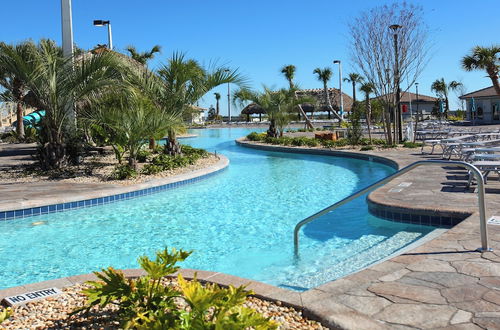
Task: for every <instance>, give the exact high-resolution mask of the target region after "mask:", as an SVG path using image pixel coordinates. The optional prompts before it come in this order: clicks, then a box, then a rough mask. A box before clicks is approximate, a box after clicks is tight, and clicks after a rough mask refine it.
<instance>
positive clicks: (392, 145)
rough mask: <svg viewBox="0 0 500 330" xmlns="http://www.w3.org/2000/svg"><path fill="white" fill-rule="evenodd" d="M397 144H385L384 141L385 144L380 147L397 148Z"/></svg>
mask: <svg viewBox="0 0 500 330" xmlns="http://www.w3.org/2000/svg"><path fill="white" fill-rule="evenodd" d="M397 146H398V145H397V144H387V143H386V144H384V145H382V148H384V149H390V148H397Z"/></svg>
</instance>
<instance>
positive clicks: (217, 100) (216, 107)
mask: <svg viewBox="0 0 500 330" xmlns="http://www.w3.org/2000/svg"><path fill="white" fill-rule="evenodd" d="M214 95H215V102H216V104H215V120H219V100H220V94H219V93H214Z"/></svg>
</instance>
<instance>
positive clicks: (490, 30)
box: [0, 0, 500, 114]
mask: <svg viewBox="0 0 500 330" xmlns="http://www.w3.org/2000/svg"><path fill="white" fill-rule="evenodd" d="M2 2H3V3H2V15H1V17H2V21H1V26H2V28H1V30H0V40H2V41H6V42H18V41H22V40H25V39H33V40H38V39H40V38H51V39H54V40H56V41H57V42H58V43H60V41H61V26H60V25H61V19H60V1H59V0H42V1H40V0H24V1H22V2H21V1H12V0H4V1H2ZM383 3H386V2H383V1H366V0H350V1H338V0H337V1H332V0H311V1H298V0H288V1H285V0H279V1H270V0H268V1H262V0H253V1H235V0H232V1H230V0H224V1H217V0H214V1H202V0H191V1H173V0H149V1H148V0H143V1H132V0H121V1H119V0H106V1H103V0H73V30H74V40H75V42H76V43H77V44H78V45H79V46H80V47H82V48H92V47H93V46H95V45H96V44H97V43H101V44H104V43H107V32H106V28H105V27H94V26H93V25H92V20H94V19H106V20H108V19H109V20H111V23H112V28H113V43H114V47H115V48H117V49H119V50H120V49H121V50H123V49H124V48H125V47H126V46H127V45H130V44H132V45H134V46H136V48H138V49H139V50H145V49H148V48H151V47H152V46H153V45H154V44H159V45H161V46H162V47H163V52H162V54H161V55H160V56H159V57H158V59H157V60H154V61H153V62H151V64H150V66H151V67H155V66H156V65H157V63H158V62H159V61H162V60H165V59H166V58H167V57H168V56H169V55H170V54H171V53H172V52H173V51H182V52H186V53H187V54H188V55H189V56H190V57H193V58H195V59H197V60H199V61H200V62H202V63H209V62H210V61H213V60H217V61H219V63H221V64H229V65H230V66H232V67H238V68H239V69H240V70H241V71H242V72H243V73H244V74H245V75H246V76H247V77H248V78H249V79H250V81H251V84H252V85H253V86H254V87H255V88H260V86H261V85H262V84H266V85H267V86H273V87H286V86H287V83H286V81H285V79H284V78H283V77H282V76H281V74H280V72H279V69H280V67H282V66H283V65H285V64H294V65H295V66H296V67H297V74H296V81H297V82H298V84H299V85H300V87H302V88H320V87H321V86H322V85H321V83H320V82H319V81H317V80H316V77H315V75H313V74H312V71H313V70H314V68H316V67H326V66H329V67H331V68H332V69H334V77H333V78H332V81H331V83H330V85H331V87H338V75H337V73H338V71H337V67H336V66H334V65H333V64H332V61H333V60H334V59H340V60H342V62H343V71H344V75H345V74H346V73H349V72H352V71H354V70H355V68H353V67H351V65H350V59H349V50H348V45H349V35H348V30H347V23H348V22H349V21H350V20H351V19H352V18H353V17H356V16H357V15H358V14H359V13H360V11H363V10H366V9H369V8H371V7H372V6H375V5H378V4H383ZM412 3H415V4H420V5H422V6H423V8H424V12H425V23H426V24H427V25H428V26H429V28H430V30H431V43H432V44H433V47H432V58H431V61H430V62H429V64H428V66H427V68H426V70H425V71H424V72H423V74H422V75H421V76H420V78H419V84H420V86H419V91H420V93H423V94H427V95H433V94H432V93H431V91H430V85H431V83H432V82H433V81H434V80H435V79H437V78H441V77H444V78H445V80H447V81H451V80H461V81H462V82H463V83H464V84H465V86H466V87H467V90H468V91H473V90H476V89H480V88H483V87H487V86H490V85H491V82H490V80H489V79H488V78H485V73H484V72H465V71H463V70H462V69H461V68H460V59H461V58H462V56H463V55H465V54H467V53H468V52H469V51H470V49H471V48H472V47H473V46H474V45H483V46H490V45H492V44H495V43H497V44H499V43H500V40H499V37H498V35H499V34H498V31H499V30H498V29H499V26H498V15H499V13H500V1H498V0H481V1H477V2H474V3H472V2H470V1H465V0H439V1H436V0H434V1H432V0H416V1H412ZM473 5H474V6H473ZM495 36H497V37H496V38H495ZM215 91H217V92H220V93H221V94H222V95H223V97H222V102H221V110H222V113H223V114H225V113H226V112H227V110H226V109H227V102H226V99H227V97H226V94H227V87H226V86H222V87H220V88H218V89H216V90H214V91H213V92H215ZM412 91H413V92H414V88H412ZM213 92H212V93H210V94H207V95H206V96H205V97H204V99H203V100H202V101H201V102H200V105H201V106H206V107H208V106H210V105H211V104H214V103H215V100H214V98H213ZM346 92H347V93H349V94H351V93H352V91H351V90H350V89H347V90H346ZM233 114H234V112H233Z"/></svg>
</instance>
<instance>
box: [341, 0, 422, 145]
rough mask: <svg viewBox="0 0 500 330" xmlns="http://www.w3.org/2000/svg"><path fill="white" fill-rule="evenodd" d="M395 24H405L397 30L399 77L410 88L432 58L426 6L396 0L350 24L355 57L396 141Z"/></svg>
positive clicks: (352, 53)
mask: <svg viewBox="0 0 500 330" xmlns="http://www.w3.org/2000/svg"><path fill="white" fill-rule="evenodd" d="M393 24H398V25H400V26H401V27H400V28H399V29H398V31H397V33H398V45H397V47H398V53H399V56H398V66H399V78H400V79H399V80H400V81H404V80H407V81H408V82H409V86H408V88H410V87H411V86H412V85H413V84H414V83H415V81H416V79H417V78H418V77H419V75H420V74H421V72H422V70H423V69H424V67H425V65H426V64H427V62H428V60H429V56H428V50H429V46H428V41H427V40H428V38H427V36H428V32H427V31H428V28H427V27H426V26H425V25H424V19H423V10H422V7H421V6H414V5H410V4H407V3H406V2H403V3H398V2H394V3H392V4H390V5H383V6H378V7H375V8H372V9H370V10H368V11H365V12H363V13H362V14H361V15H359V16H358V17H357V18H355V19H354V20H352V23H351V24H349V30H350V35H351V57H352V60H353V62H354V63H355V64H356V65H357V66H358V68H359V70H360V71H361V72H362V73H363V75H364V77H365V79H366V80H367V81H368V82H370V83H372V84H373V86H374V94H375V95H376V96H377V97H378V98H379V99H380V100H381V101H382V102H383V104H384V107H385V114H384V116H385V133H386V137H387V142H388V143H389V144H392V143H393V142H392V137H391V121H390V117H389V111H390V109H394V108H395V107H396V106H397V105H396V90H397V86H396V84H395V80H396V79H394V78H395V77H394V70H393V68H394V66H395V62H396V59H395V51H394V32H393V31H392V30H391V29H389V26H391V25H393Z"/></svg>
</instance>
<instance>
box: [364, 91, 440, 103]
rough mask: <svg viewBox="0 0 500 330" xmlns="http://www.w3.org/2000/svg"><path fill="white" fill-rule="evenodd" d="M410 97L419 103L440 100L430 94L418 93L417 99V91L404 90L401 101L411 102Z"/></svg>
mask: <svg viewBox="0 0 500 330" xmlns="http://www.w3.org/2000/svg"><path fill="white" fill-rule="evenodd" d="M383 97H384V95H383V96H379V97H374V98H373V99H375V100H376V99H379V98H383ZM410 99H411V102H418V103H426V102H429V103H434V102H436V101H437V100H438V98H437V97H432V96H428V95H423V94H420V93H419V94H418V100H417V94H415V93H411V92H402V93H401V102H403V103H410Z"/></svg>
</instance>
